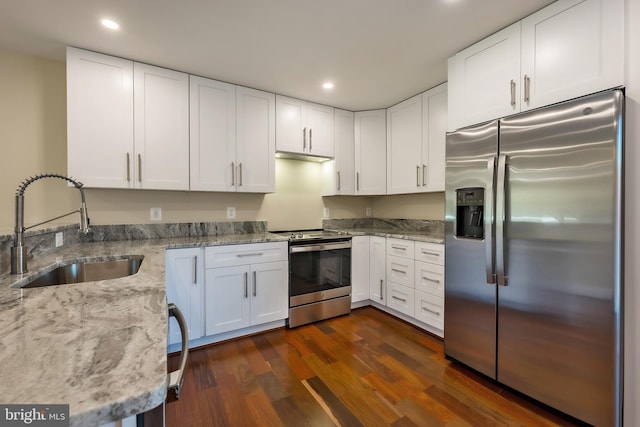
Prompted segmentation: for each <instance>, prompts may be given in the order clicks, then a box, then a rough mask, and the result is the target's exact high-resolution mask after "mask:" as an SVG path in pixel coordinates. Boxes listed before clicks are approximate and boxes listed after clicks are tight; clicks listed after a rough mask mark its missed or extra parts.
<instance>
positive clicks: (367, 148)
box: [354, 110, 387, 194]
mask: <svg viewBox="0 0 640 427" xmlns="http://www.w3.org/2000/svg"><path fill="white" fill-rule="evenodd" d="M354 127H355V129H354V134H355V171H356V190H355V194H386V192H387V172H386V169H387V129H386V128H387V118H386V110H371V111H359V112H356V113H355V115H354Z"/></svg>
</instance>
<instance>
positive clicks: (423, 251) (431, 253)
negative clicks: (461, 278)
mask: <svg viewBox="0 0 640 427" xmlns="http://www.w3.org/2000/svg"><path fill="white" fill-rule="evenodd" d="M420 252H422V255H429V256H440V253H439V252H429V251H425V250H424V249H423V250H422V251H420Z"/></svg>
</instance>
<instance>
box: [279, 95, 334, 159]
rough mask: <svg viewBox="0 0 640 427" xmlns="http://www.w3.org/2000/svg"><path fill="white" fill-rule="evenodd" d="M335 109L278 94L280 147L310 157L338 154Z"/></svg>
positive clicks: (283, 150)
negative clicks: (334, 127)
mask: <svg viewBox="0 0 640 427" xmlns="http://www.w3.org/2000/svg"><path fill="white" fill-rule="evenodd" d="M333 110H334V109H333V108H332V107H327V106H325V105H319V104H313V103H311V102H306V101H302V100H299V99H294V98H288V97H286V96H280V95H277V96H276V150H277V151H282V152H286V153H294V154H304V155H308V156H319V157H330V158H332V157H333V156H334V134H333V126H334V111H333Z"/></svg>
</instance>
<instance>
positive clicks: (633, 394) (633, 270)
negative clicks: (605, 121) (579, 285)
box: [624, 0, 640, 427]
mask: <svg viewBox="0 0 640 427" xmlns="http://www.w3.org/2000/svg"><path fill="white" fill-rule="evenodd" d="M625 3H626V10H625V23H624V25H625V33H626V34H625V39H626V46H625V53H626V58H627V64H626V69H625V73H626V82H627V84H626V95H627V100H626V108H627V110H626V124H625V126H626V133H625V148H626V155H625V186H626V188H625V233H624V237H625V279H624V280H625V295H624V301H625V302H624V309H625V354H624V355H625V372H624V377H625V381H624V425H625V426H629V427H631V426H638V425H640V337H639V336H638V331H640V313H638V308H640V289H638V285H639V284H640V225H639V224H638V221H639V220H640V185H639V184H640V171H639V170H638V167H637V165H639V164H640V147H639V146H638V144H639V143H640V0H626V2H625Z"/></svg>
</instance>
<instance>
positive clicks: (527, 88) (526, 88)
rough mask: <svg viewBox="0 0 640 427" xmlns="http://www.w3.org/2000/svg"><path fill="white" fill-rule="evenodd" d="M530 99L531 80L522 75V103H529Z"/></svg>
mask: <svg viewBox="0 0 640 427" xmlns="http://www.w3.org/2000/svg"><path fill="white" fill-rule="evenodd" d="M530 99H531V78H530V77H529V76H527V75H526V74H525V75H524V102H529V100H530Z"/></svg>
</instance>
